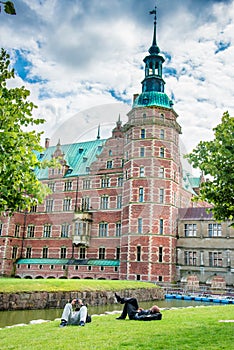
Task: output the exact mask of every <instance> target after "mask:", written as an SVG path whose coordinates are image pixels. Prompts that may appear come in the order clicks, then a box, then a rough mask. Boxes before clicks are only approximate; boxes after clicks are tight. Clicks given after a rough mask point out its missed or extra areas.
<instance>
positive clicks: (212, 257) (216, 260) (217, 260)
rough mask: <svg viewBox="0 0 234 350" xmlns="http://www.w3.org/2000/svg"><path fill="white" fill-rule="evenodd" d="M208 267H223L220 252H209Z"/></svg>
mask: <svg viewBox="0 0 234 350" xmlns="http://www.w3.org/2000/svg"><path fill="white" fill-rule="evenodd" d="M209 266H217V267H222V266H223V258H222V253H221V252H209Z"/></svg>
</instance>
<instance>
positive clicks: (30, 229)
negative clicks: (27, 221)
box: [27, 225, 35, 238]
mask: <svg viewBox="0 0 234 350" xmlns="http://www.w3.org/2000/svg"><path fill="white" fill-rule="evenodd" d="M34 232H35V226H34V225H28V229H27V237H28V238H33V237H34Z"/></svg>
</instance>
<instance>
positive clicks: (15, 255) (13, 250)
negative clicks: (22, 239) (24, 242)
mask: <svg viewBox="0 0 234 350" xmlns="http://www.w3.org/2000/svg"><path fill="white" fill-rule="evenodd" d="M17 253H18V247H13V248H12V254H11V257H12V259H16V258H17Z"/></svg>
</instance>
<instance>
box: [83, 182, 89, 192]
mask: <svg viewBox="0 0 234 350" xmlns="http://www.w3.org/2000/svg"><path fill="white" fill-rule="evenodd" d="M88 189H90V180H83V190H88Z"/></svg>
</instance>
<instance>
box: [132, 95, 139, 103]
mask: <svg viewBox="0 0 234 350" xmlns="http://www.w3.org/2000/svg"><path fill="white" fill-rule="evenodd" d="M138 96H139V94H133V102H134V101H135V99H136V98H137V97H138Z"/></svg>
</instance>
